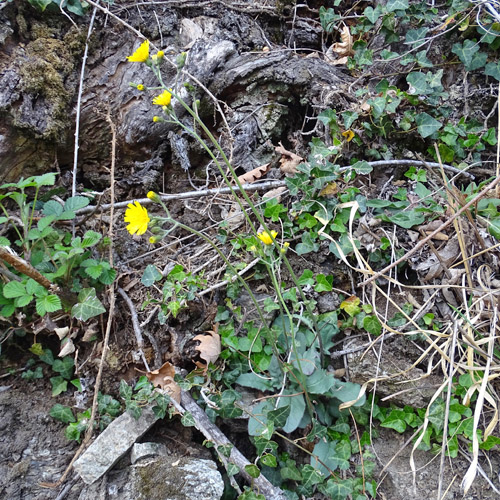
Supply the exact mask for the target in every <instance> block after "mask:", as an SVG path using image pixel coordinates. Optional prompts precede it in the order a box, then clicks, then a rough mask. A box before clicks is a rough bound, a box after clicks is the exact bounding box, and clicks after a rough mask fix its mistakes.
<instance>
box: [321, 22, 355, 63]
mask: <svg viewBox="0 0 500 500" xmlns="http://www.w3.org/2000/svg"><path fill="white" fill-rule="evenodd" d="M340 39H341V40H342V41H341V42H336V43H334V44H333V45H332V46H331V47H330V48H329V49H328V51H327V54H326V57H327V59H330V61H332V59H333V61H332V64H346V63H347V60H348V58H349V57H350V56H353V55H354V50H353V49H352V45H353V39H352V35H351V32H350V31H349V27H348V26H344V27H343V29H342V32H341V33H340ZM333 53H335V54H337V59H334V57H332V56H333Z"/></svg>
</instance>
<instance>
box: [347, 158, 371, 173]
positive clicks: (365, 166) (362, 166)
mask: <svg viewBox="0 0 500 500" xmlns="http://www.w3.org/2000/svg"><path fill="white" fill-rule="evenodd" d="M349 168H352V169H353V170H354V171H355V172H356V173H357V174H361V175H366V174H369V173H371V172H372V170H373V167H372V166H371V165H370V164H369V163H368V162H367V161H364V160H363V161H357V162H356V163H355V164H354V165H351V166H350V167H349Z"/></svg>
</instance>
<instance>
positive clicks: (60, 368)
mask: <svg viewBox="0 0 500 500" xmlns="http://www.w3.org/2000/svg"><path fill="white" fill-rule="evenodd" d="M74 366H75V362H74V361H73V358H70V357H69V356H66V357H65V358H63V359H56V360H54V363H53V364H52V369H53V370H54V371H55V372H58V373H60V374H61V377H63V378H65V379H66V380H69V379H70V378H71V377H72V376H73V368H74Z"/></svg>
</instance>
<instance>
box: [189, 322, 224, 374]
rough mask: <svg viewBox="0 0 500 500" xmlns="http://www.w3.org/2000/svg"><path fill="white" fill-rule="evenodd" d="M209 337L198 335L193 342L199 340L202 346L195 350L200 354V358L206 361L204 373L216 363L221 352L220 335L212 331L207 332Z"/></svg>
mask: <svg viewBox="0 0 500 500" xmlns="http://www.w3.org/2000/svg"><path fill="white" fill-rule="evenodd" d="M205 333H206V334H208V335H201V334H200V335H196V337H194V339H193V340H199V342H200V345H198V346H196V347H195V349H196V350H197V351H199V352H200V358H201V359H203V360H204V361H206V363H207V364H206V366H205V367H204V373H206V371H207V369H208V365H209V364H210V363H215V362H216V361H217V359H218V358H219V354H220V351H221V343H220V335H219V334H218V333H216V332H214V331H212V330H209V331H208V332H205Z"/></svg>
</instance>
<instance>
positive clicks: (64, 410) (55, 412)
mask: <svg viewBox="0 0 500 500" xmlns="http://www.w3.org/2000/svg"><path fill="white" fill-rule="evenodd" d="M49 415H50V416H51V417H52V418H55V419H56V420H59V421H60V422H63V423H65V424H69V423H70V422H76V419H75V416H74V415H73V412H72V411H71V408H69V407H68V406H63V405H61V404H59V403H57V404H55V405H54V406H53V407H52V408H51V409H50V412H49Z"/></svg>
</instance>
